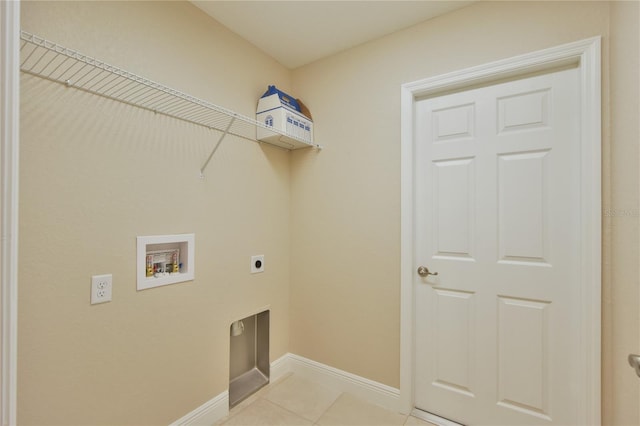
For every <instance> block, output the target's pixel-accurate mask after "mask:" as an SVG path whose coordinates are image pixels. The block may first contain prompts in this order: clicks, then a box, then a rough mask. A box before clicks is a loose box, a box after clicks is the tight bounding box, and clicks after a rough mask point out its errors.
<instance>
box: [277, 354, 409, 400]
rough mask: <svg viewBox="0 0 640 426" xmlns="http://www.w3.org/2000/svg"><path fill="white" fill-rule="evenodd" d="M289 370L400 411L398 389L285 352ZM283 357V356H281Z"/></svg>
mask: <svg viewBox="0 0 640 426" xmlns="http://www.w3.org/2000/svg"><path fill="white" fill-rule="evenodd" d="M286 357H287V358H288V360H287V362H288V363H289V368H290V371H291V372H293V373H294V374H296V375H298V376H300V377H304V378H306V379H309V380H312V381H315V382H317V383H319V384H321V385H324V386H327V387H330V388H332V389H337V390H340V391H342V392H348V393H350V394H352V395H355V396H357V397H358V398H360V399H363V400H365V401H367V402H370V403H372V404H376V405H379V406H381V407H384V408H387V409H389V410H393V411H396V412H400V390H399V389H396V388H393V387H391V386H387V385H384V384H382V383H378V382H375V381H373V380H369V379H365V378H364V377H360V376H356V375H355V374H351V373H348V372H346V371H343V370H339V369H337V368H334V367H330V366H328V365H325V364H322V363H319V362H316V361H312V360H310V359H307V358H304V357H301V356H298V355H294V354H287V355H286ZM283 358H284V357H283Z"/></svg>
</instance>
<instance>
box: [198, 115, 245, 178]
mask: <svg viewBox="0 0 640 426" xmlns="http://www.w3.org/2000/svg"><path fill="white" fill-rule="evenodd" d="M234 121H236V117H232V118H231V121H229V124H227V128H226V129H224V132H223V133H222V134H221V135H220V138H219V139H218V142H217V143H216V146H215V147H213V151H211V154H209V157H208V158H207V161H205V162H204V164H203V165H202V167H201V168H200V177H201V178H203V177H204V169H206V168H207V166H208V165H209V161H211V158H213V154H215V153H216V151H217V150H218V147H220V144H221V143H222V141H223V140H224V138H225V137H226V136H227V135H228V134H229V129H231V126H232V125H233V122H234Z"/></svg>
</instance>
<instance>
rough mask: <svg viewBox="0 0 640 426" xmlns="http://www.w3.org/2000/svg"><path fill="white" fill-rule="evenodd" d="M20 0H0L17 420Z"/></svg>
mask: <svg viewBox="0 0 640 426" xmlns="http://www.w3.org/2000/svg"><path fill="white" fill-rule="evenodd" d="M19 54H20V1H19V0H16V1H0V123H1V124H0V164H1V165H0V169H1V175H0V208H1V209H0V218H1V221H0V222H1V223H2V244H1V246H0V253H1V260H0V303H1V307H0V309H1V315H0V361H1V362H0V369H1V370H0V377H1V380H0V422H1V424H2V426H5V425H15V424H16V411H17V396H16V395H17V387H18V367H17V364H18V189H19V188H18V166H19V159H18V155H19V135H18V133H19V128H20V121H19V113H20V58H19Z"/></svg>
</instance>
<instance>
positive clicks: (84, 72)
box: [20, 31, 321, 173]
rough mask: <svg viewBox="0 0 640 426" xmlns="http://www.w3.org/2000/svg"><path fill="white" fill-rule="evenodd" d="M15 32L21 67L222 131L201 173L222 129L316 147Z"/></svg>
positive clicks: (245, 136) (273, 142)
mask: <svg viewBox="0 0 640 426" xmlns="http://www.w3.org/2000/svg"><path fill="white" fill-rule="evenodd" d="M20 38H21V39H22V41H21V46H20V57H21V58H20V69H21V71H22V72H24V73H27V74H31V75H35V76H37V77H41V78H44V79H47V80H50V81H54V82H57V83H61V84H65V85H66V86H69V87H73V88H76V89H79V90H83V91H85V92H89V93H92V94H95V95H99V96H102V97H105V98H108V99H112V100H114V101H118V102H122V103H125V104H127V105H132V106H135V107H138V108H143V109H146V110H149V111H153V112H154V113H157V114H163V115H166V116H169V117H173V118H176V119H179V120H183V121H186V122H189V123H192V124H196V125H198V126H203V127H206V128H209V129H212V130H218V131H221V132H222V134H221V135H220V138H219V139H218V141H217V143H216V145H215V147H214V149H213V151H212V152H211V154H210V155H209V157H208V158H207V160H206V161H205V163H204V164H203V166H202V168H201V169H200V172H201V173H204V170H205V169H206V167H207V165H208V163H209V161H210V160H211V158H212V157H213V155H214V154H215V152H216V150H217V149H218V147H219V146H220V143H221V142H222V141H223V140H224V138H225V137H226V136H227V135H234V136H238V137H240V138H243V139H247V140H250V141H253V142H258V141H256V129H257V128H263V129H265V130H268V131H269V132H271V133H272V134H273V135H278V136H279V137H278V138H276V139H275V140H273V139H272V140H270V141H268V142H267V141H259V142H260V143H267V144H269V145H274V146H278V147H280V148H284V149H287V150H292V149H299V148H309V147H316V148H321V146H320V145H317V144H314V143H313V142H311V141H308V140H302V139H300V138H298V137H295V136H293V135H289V134H287V133H284V132H280V131H277V130H275V129H273V128H271V127H267V126H265V125H264V124H262V123H260V122H258V121H256V120H254V119H252V118H249V117H246V116H244V115H241V114H238V113H236V112H233V111H231V110H228V109H226V108H223V107H221V106H219V105H215V104H212V103H210V102H207V101H205V100H202V99H198V98H196V97H194V96H191V95H188V94H186V93H182V92H180V91H178V90H175V89H172V88H170V87H167V86H164V85H162V84H159V83H156V82H154V81H151V80H149V79H146V78H144V77H140V76H138V75H136V74H133V73H130V72H128V71H125V70H123V69H120V68H118V67H114V66H112V65H109V64H106V63H104V62H102V61H99V60H97V59H94V58H92V57H90V56H86V55H83V54H82V53H80V52H77V51H75V50H72V49H68V48H66V47H64V46H60V45H58V44H56V43H53V42H51V41H48V40H45V39H43V38H41V37H38V36H36V35H34V34H31V33H28V32H26V31H21V37H20Z"/></svg>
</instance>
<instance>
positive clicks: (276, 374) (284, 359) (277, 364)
mask: <svg viewBox="0 0 640 426" xmlns="http://www.w3.org/2000/svg"><path fill="white" fill-rule="evenodd" d="M290 355H291V354H288V353H287V354H284V355H282V356H281V357H280V358H278V359H276V360H275V361H273V362H272V363H271V366H270V370H269V383H273V382H276V381H278V380H280V379H281V378H282V377H283V376H285V375H287V374H289V373H291V363H290V362H289V359H290V358H289V357H290Z"/></svg>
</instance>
